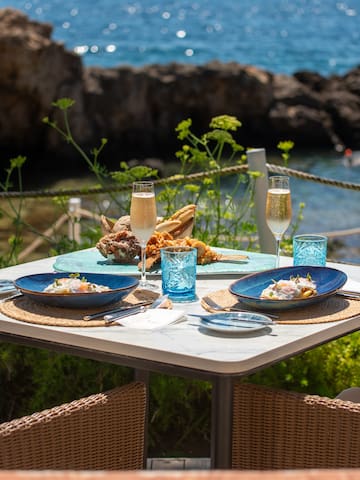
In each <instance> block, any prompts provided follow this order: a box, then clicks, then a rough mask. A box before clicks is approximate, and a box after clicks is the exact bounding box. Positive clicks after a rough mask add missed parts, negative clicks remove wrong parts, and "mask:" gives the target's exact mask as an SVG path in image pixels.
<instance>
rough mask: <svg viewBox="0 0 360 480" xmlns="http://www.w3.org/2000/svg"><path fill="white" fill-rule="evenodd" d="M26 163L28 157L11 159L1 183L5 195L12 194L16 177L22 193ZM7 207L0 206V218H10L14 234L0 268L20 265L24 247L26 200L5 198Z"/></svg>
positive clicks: (9, 240) (2, 256) (0, 258)
mask: <svg viewBox="0 0 360 480" xmlns="http://www.w3.org/2000/svg"><path fill="white" fill-rule="evenodd" d="M25 161H26V157H23V156H18V157H16V158H12V159H10V165H9V167H8V168H7V169H5V173H6V176H5V179H4V181H3V182H0V189H1V190H2V192H4V193H8V192H10V190H11V188H12V187H13V186H14V183H13V177H14V176H16V177H17V178H16V183H17V185H18V188H19V190H20V192H21V191H22V188H23V187H22V173H21V171H22V167H23V165H24V163H25ZM5 198H6V200H5V205H4V206H1V204H0V218H4V217H6V218H8V219H10V220H11V223H12V225H13V227H14V230H13V233H12V234H11V235H10V236H9V238H8V245H9V250H8V251H7V252H6V253H5V254H4V255H1V256H0V267H7V266H9V265H16V263H18V254H19V251H20V248H21V246H22V231H23V227H24V221H23V217H22V213H23V204H24V199H23V198H22V197H20V198H19V199H12V198H11V196H7V197H5Z"/></svg>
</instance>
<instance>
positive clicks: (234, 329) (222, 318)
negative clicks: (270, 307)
mask: <svg viewBox="0 0 360 480" xmlns="http://www.w3.org/2000/svg"><path fill="white" fill-rule="evenodd" d="M190 315H191V316H195V317H200V319H201V320H200V325H201V326H202V327H204V328H207V329H208V330H214V331H215V332H222V333H250V332H256V331H257V330H261V329H263V328H265V327H269V326H271V325H274V322H273V321H272V320H271V319H270V318H269V317H267V316H266V315H262V314H261V313H255V312H226V313H212V314H196V315H195V314H190Z"/></svg>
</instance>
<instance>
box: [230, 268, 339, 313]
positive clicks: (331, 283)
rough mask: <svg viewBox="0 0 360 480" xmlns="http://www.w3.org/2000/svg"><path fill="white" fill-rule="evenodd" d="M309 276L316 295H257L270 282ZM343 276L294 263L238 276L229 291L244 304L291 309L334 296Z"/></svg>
mask: <svg viewBox="0 0 360 480" xmlns="http://www.w3.org/2000/svg"><path fill="white" fill-rule="evenodd" d="M308 274H310V275H311V278H312V280H313V281H314V282H315V283H316V286H317V292H318V294H317V295H314V296H313V297H309V298H302V299H293V300H268V299H264V298H260V295H261V292H262V291H263V290H264V289H265V288H266V287H268V286H269V285H270V284H271V283H272V282H273V281H278V280H289V279H290V277H296V276H297V275H299V276H301V277H306V276H307V275H308ZM346 280H347V275H346V274H345V273H344V272H341V271H340V270H336V269H335V268H329V267H310V266H295V267H282V268H275V269H273V270H266V271H264V272H260V273H255V274H252V275H247V276H245V277H242V278H241V279H240V280H237V281H236V282H234V283H232V284H231V285H230V287H229V290H230V292H231V293H232V294H233V295H235V296H237V297H238V300H239V301H240V302H242V303H244V304H245V305H249V306H250V307H253V308H256V309H264V310H287V309H291V308H299V307H307V306H308V305H312V304H314V303H318V302H321V301H322V300H324V299H325V298H327V297H329V296H331V295H334V294H335V293H336V292H337V290H339V289H340V288H341V287H342V286H343V285H344V284H345V282H346Z"/></svg>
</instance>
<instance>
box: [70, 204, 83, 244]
mask: <svg viewBox="0 0 360 480" xmlns="http://www.w3.org/2000/svg"><path fill="white" fill-rule="evenodd" d="M80 209H81V198H75V197H73V198H70V199H69V204H68V214H69V221H68V237H69V240H71V241H75V242H76V243H80V233H81V227H80V218H81V214H80Z"/></svg>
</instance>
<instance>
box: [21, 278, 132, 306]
mask: <svg viewBox="0 0 360 480" xmlns="http://www.w3.org/2000/svg"><path fill="white" fill-rule="evenodd" d="M76 273H77V272H76ZM67 276H68V275H66V274H64V273H37V274H34V275H27V276H25V277H20V278H18V279H17V280H15V282H14V283H15V286H16V288H17V289H18V290H20V292H21V293H23V294H24V295H26V296H28V297H29V298H31V299H32V300H34V301H36V302H40V303H45V304H47V305H51V306H53V307H63V308H93V307H101V306H103V305H108V304H110V303H115V302H118V301H120V300H121V299H122V298H124V297H125V296H126V295H128V294H129V293H130V292H131V291H132V290H134V289H135V288H136V287H137V286H138V284H139V281H138V280H137V279H136V278H133V277H129V276H124V275H105V274H101V273H80V277H85V278H86V280H87V281H89V282H91V283H96V284H97V285H105V286H107V287H109V288H110V290H108V291H106V292H91V293H60V294H59V293H47V292H44V289H45V288H46V287H47V286H48V285H50V284H52V283H53V282H54V280H55V279H56V278H64V277H67Z"/></svg>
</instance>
